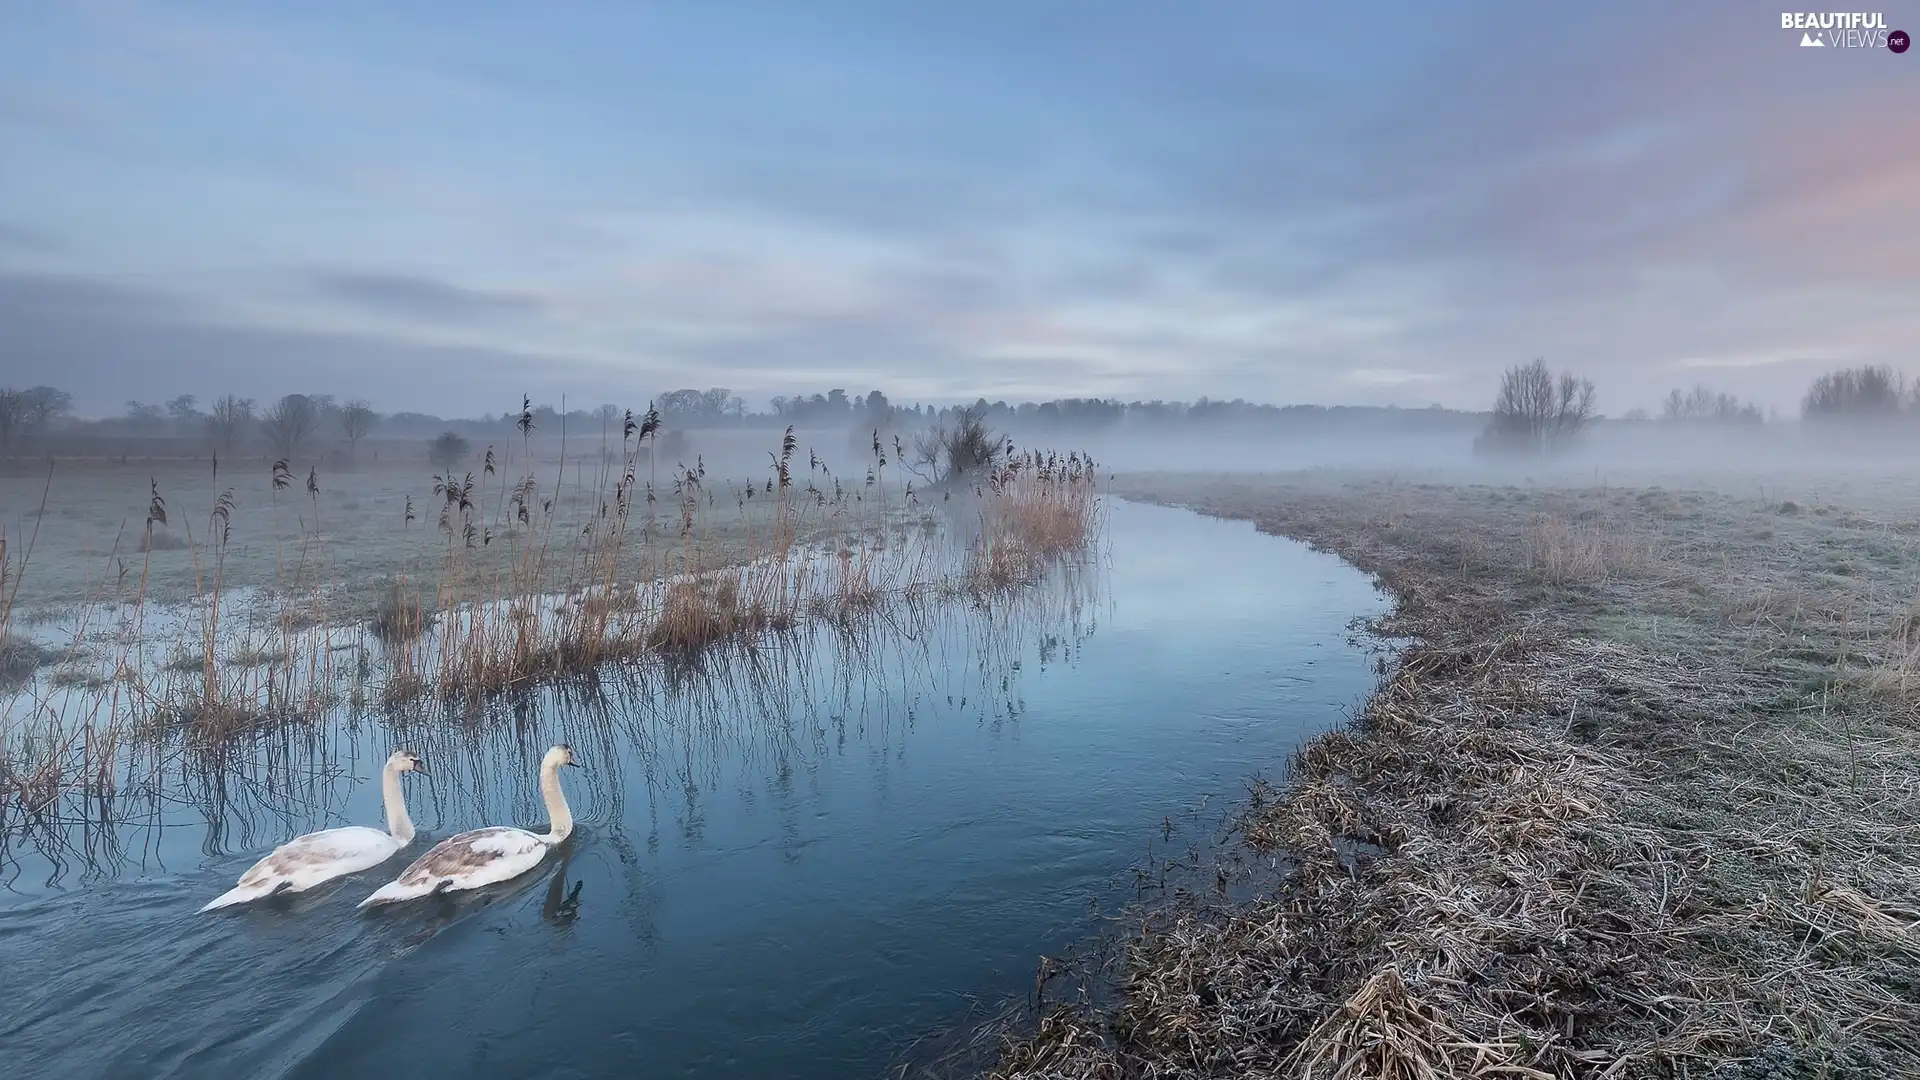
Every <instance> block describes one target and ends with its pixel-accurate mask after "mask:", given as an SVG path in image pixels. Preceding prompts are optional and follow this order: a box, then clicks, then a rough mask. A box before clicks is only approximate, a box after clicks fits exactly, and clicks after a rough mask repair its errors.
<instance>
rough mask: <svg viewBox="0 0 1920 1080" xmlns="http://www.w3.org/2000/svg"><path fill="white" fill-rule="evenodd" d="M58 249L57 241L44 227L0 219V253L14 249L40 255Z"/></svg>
mask: <svg viewBox="0 0 1920 1080" xmlns="http://www.w3.org/2000/svg"><path fill="white" fill-rule="evenodd" d="M58 250H60V243H59V241H57V240H55V239H54V237H53V234H52V233H50V232H47V231H46V230H44V229H36V228H33V227H31V226H27V225H15V224H11V223H9V222H5V221H0V253H4V252H9V251H15V252H23V253H25V254H29V255H41V254H47V253H50V252H54V251H58Z"/></svg>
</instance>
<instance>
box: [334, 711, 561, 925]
mask: <svg viewBox="0 0 1920 1080" xmlns="http://www.w3.org/2000/svg"><path fill="white" fill-rule="evenodd" d="M578 764H579V763H578V762H576V761H574V760H573V748H572V747H570V746H567V745H565V744H564V743H563V744H561V745H559V746H556V747H554V748H553V749H551V750H548V751H547V755H546V756H545V757H543V758H541V759H540V796H541V798H543V799H545V800H546V803H547V816H548V817H549V818H550V819H551V821H552V824H551V825H550V826H549V828H548V831H547V832H545V833H532V832H528V831H527V830H525V829H514V828H508V827H505V826H495V827H493V828H488V829H473V830H471V831H469V832H463V833H460V834H458V835H457V836H449V837H447V838H446V839H445V840H442V841H440V842H439V843H438V844H435V845H434V846H433V848H432V849H431V850H429V851H428V852H427V853H426V854H425V855H422V856H420V857H419V858H417V859H415V860H413V865H411V866H409V867H407V868H406V869H405V870H402V871H400V876H399V877H397V878H394V879H393V880H392V881H389V882H387V883H386V884H385V885H382V886H380V887H379V888H378V889H375V890H374V892H373V894H372V895H371V896H368V897H367V898H366V899H365V900H362V901H360V906H361V907H369V906H371V905H374V904H392V903H397V902H399V901H401V900H412V899H414V898H415V897H420V896H431V895H432V894H434V893H437V892H442V891H446V892H454V891H459V890H462V889H478V888H480V887H481V886H483V885H492V884H493V883H495V882H498V881H506V880H507V879H509V878H516V877H519V876H520V875H521V874H524V873H526V872H527V871H529V870H531V869H533V868H534V867H536V866H538V865H540V860H541V859H543V858H545V857H546V854H547V849H548V848H550V847H553V846H554V845H556V844H558V843H560V841H562V840H565V839H566V838H567V836H568V835H569V834H570V833H572V832H573V811H571V810H569V809H568V808H567V797H566V795H565V794H564V793H562V792H561V790H560V767H561V766H562V765H578Z"/></svg>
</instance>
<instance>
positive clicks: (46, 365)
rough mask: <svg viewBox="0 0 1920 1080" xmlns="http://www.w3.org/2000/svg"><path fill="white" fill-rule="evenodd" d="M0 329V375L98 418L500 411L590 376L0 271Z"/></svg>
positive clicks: (576, 367)
mask: <svg viewBox="0 0 1920 1080" xmlns="http://www.w3.org/2000/svg"><path fill="white" fill-rule="evenodd" d="M0 325H4V326H6V327H7V333H6V334H5V335H0V370H5V371H6V372H8V374H9V378H10V379H14V380H18V381H19V382H21V383H23V384H32V383H47V384H50V385H54V386H60V387H63V388H67V389H69V390H71V391H72V392H73V394H74V395H75V397H76V399H78V404H79V406H80V407H81V409H82V410H83V411H87V412H92V413H96V414H97V413H112V412H117V411H118V409H119V406H120V403H121V402H122V401H124V400H126V399H128V398H134V399H146V400H163V399H165V398H167V397H171V396H173V395H175V394H179V393H183V392H198V393H201V394H203V396H212V395H214V394H224V393H237V394H240V395H242V396H247V397H254V398H258V399H261V400H271V399H274V398H277V397H279V396H280V395H282V394H285V393H289V392H292V391H310V392H323V393H345V394H351V395H354V396H360V397H366V398H369V399H370V400H372V401H373V402H374V404H375V405H376V407H380V408H383V409H388V410H397V409H417V410H421V411H429V412H441V413H446V414H455V415H472V414H474V413H479V412H483V411H484V412H496V411H502V410H504V408H505V406H504V405H501V404H499V403H500V402H506V401H507V400H508V399H509V398H513V399H516V400H517V398H518V396H519V394H520V393H521V392H522V391H523V390H525V391H528V392H532V393H535V394H536V396H538V395H540V394H545V393H551V394H553V395H554V396H557V395H558V393H559V392H561V391H563V390H565V389H567V388H568V384H569V383H573V384H579V383H583V382H586V381H589V380H592V379H595V378H597V377H599V376H598V375H597V373H596V372H595V370H594V366H593V365H592V364H591V363H590V362H587V361H583V360H581V359H579V358H577V357H569V356H565V355H553V354H544V355H543V354H539V353H529V352H522V351H517V350H512V349H503V348H486V347H477V346H467V347H450V346H445V345H439V344H430V343H421V342H417V341H409V340H406V339H403V338H398V337H392V336H381V335H375V334H353V333H328V332H318V331H307V330H293V329H286V328H280V327H271V326H265V327H262V326H246V325H234V324H222V323H219V322H214V321H210V320H209V319H208V317H207V316H206V315H205V314H204V313H202V312H200V311H199V310H198V309H197V308H196V307H195V305H194V304H193V303H192V302H190V301H187V300H183V299H181V298H178V297H174V296H170V295H167V294H164V293H160V292H157V291H153V290H147V289H139V288H133V287H128V286H124V285H118V284H113V283H109V282H102V281H98V280H93V279H88V278H81V277H71V276H66V277H55V276H44V275H26V274H0Z"/></svg>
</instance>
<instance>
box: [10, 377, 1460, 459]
mask: <svg viewBox="0 0 1920 1080" xmlns="http://www.w3.org/2000/svg"><path fill="white" fill-rule="evenodd" d="M647 408H651V409H654V410H656V411H657V414H658V416H659V418H660V422H661V423H662V424H663V425H665V426H666V427H667V428H668V429H669V430H684V429H697V428H712V427H728V426H754V425H760V426H769V425H771V426H779V425H786V424H799V425H803V426H815V425H817V426H846V427H848V428H850V429H865V428H878V429H883V430H903V429H920V428H926V427H930V426H933V425H937V424H942V423H950V422H952V421H953V420H954V419H955V418H956V417H957V416H958V415H959V414H960V413H961V412H962V411H963V410H964V411H970V412H972V413H974V414H977V415H978V416H979V417H980V418H982V419H984V420H986V421H987V422H989V423H991V424H993V425H994V426H995V427H998V428H1005V429H1009V430H1014V431H1022V430H1026V431H1032V430H1063V431H1068V430H1078V431H1094V430H1098V429H1101V428H1108V427H1117V426H1120V425H1123V424H1141V425H1155V426H1185V425H1193V426H1205V427H1209V428H1216V427H1221V426H1239V427H1249V428H1257V427H1272V428H1278V429H1294V430H1329V429H1338V428H1343V427H1348V426H1352V425H1354V424H1356V423H1368V422H1371V423H1374V424H1378V425H1385V426H1390V427H1393V428H1395V429H1401V430H1413V429H1433V428H1467V427H1471V426H1472V425H1474V424H1476V423H1478V420H1479V418H1480V417H1483V416H1484V415H1485V414H1476V413H1468V412H1462V411H1459V410H1451V409H1444V408H1441V407H1440V406H1438V405H1434V406H1429V407H1427V408H1422V409H1405V408H1400V407H1396V406H1365V405H1355V406H1347V405H1335V406H1321V405H1267V404H1258V403H1254V402H1248V401H1245V400H1243V399H1238V398H1236V399H1233V400H1230V401H1222V400H1215V399H1210V398H1206V397H1201V398H1198V399H1196V400H1194V401H1191V402H1187V401H1165V400H1153V401H1131V402H1123V401H1119V400H1117V399H1102V398H1058V399H1054V400H1050V401H1023V402H1016V403H1009V402H1007V401H1005V400H998V401H988V400H987V399H986V398H980V399H978V400H976V401H975V402H973V403H972V404H970V405H950V406H931V405H924V404H913V405H896V404H894V403H893V402H892V401H890V400H889V399H888V397H887V395H886V394H885V393H883V392H881V391H879V390H873V391H870V392H869V393H867V394H864V395H849V394H848V393H847V392H846V391H845V390H841V389H834V390H829V391H827V392H826V393H824V394H821V393H814V394H794V395H791V396H787V395H779V396H775V397H773V398H772V399H771V401H770V402H769V408H767V409H766V410H764V411H761V410H752V409H749V408H748V407H747V406H746V403H745V402H744V400H743V399H742V398H740V397H739V396H738V395H736V394H734V393H732V391H730V390H728V389H726V388H724V387H711V388H708V389H705V390H694V389H682V390H670V391H667V392H665V393H663V394H660V395H658V396H656V397H654V398H652V399H651V400H650V401H649V402H648V405H647ZM523 412H524V413H525V415H526V417H527V418H528V419H529V420H530V422H531V425H532V428H533V429H534V430H537V431H539V432H541V433H543V434H544V435H548V436H551V435H555V434H558V433H560V432H561V431H562V430H565V431H568V432H570V433H573V434H574V435H576V436H580V437H587V438H593V437H598V436H599V435H602V434H607V433H612V434H614V435H615V436H616V437H617V435H618V433H619V431H620V428H621V426H622V423H623V420H624V418H625V417H626V415H627V414H628V410H627V409H624V408H622V407H620V406H618V405H614V404H611V403H608V404H602V405H598V406H595V407H592V408H574V409H568V410H566V411H565V412H564V413H563V412H562V411H561V410H560V409H558V408H556V407H554V406H553V405H551V404H540V405H533V404H531V403H530V402H528V403H526V405H525V407H524V409H515V410H510V411H506V412H502V413H500V414H498V415H488V416H479V417H453V418H448V417H442V416H438V415H434V414H432V413H425V412H416V411H404V410H403V411H398V412H392V413H381V412H378V411H377V410H375V409H374V408H373V407H372V406H371V405H370V404H369V403H368V402H367V401H365V400H364V399H358V398H352V399H347V400H344V401H343V400H340V399H338V398H337V397H335V395H332V394H306V393H294V394H286V395H284V396H282V397H280V398H278V399H277V400H274V401H272V402H270V403H267V404H266V405H264V406H262V405H261V404H260V403H259V402H257V401H256V400H255V399H253V398H248V397H241V396H239V395H236V394H225V395H221V396H218V397H215V398H213V399H212V400H210V401H207V402H205V403H203V402H202V400H201V399H200V398H199V397H198V396H196V395H193V394H181V395H178V396H177V397H174V398H172V399H170V400H168V401H165V402H151V403H150V402H143V401H129V402H127V403H126V407H125V410H124V411H123V412H122V413H121V414H119V415H116V416H107V417H98V418H83V417H81V416H78V415H77V414H76V413H75V410H74V403H73V397H72V395H71V394H69V393H67V392H66V391H64V390H60V389H57V388H54V387H48V386H34V387H27V388H25V389H12V388H0V453H5V454H7V455H9V456H14V455H18V454H20V453H24V452H29V451H31V450H32V449H33V448H34V447H35V446H36V445H37V444H40V443H41V442H42V441H43V440H44V439H45V438H46V437H48V436H54V435H58V436H60V437H61V438H62V439H63V441H64V440H76V441H77V440H83V439H88V438H96V439H101V440H142V441H144V440H168V441H174V442H191V443H193V444H194V446H195V447H196V449H205V450H208V451H211V452H213V453H218V454H221V455H223V456H226V455H233V454H238V453H246V452H252V451H256V450H257V451H262V452H269V453H273V454H277V455H279V456H281V457H292V456H294V455H296V454H298V453H299V452H301V451H302V450H303V449H305V448H307V447H309V446H311V445H312V444H314V443H316V442H320V441H323V440H324V441H328V442H332V443H336V444H338V445H344V447H345V449H346V452H347V453H348V455H349V456H351V455H352V454H353V453H354V452H355V451H356V450H357V449H358V447H359V444H360V442H361V441H362V440H363V439H366V438H368V437H369V436H376V435H377V436H378V437H380V438H383V439H397V438H410V437H413V438H426V437H431V438H434V439H435V440H436V441H438V442H439V443H440V445H441V446H443V447H446V446H453V445H454V443H453V442H452V441H450V440H448V441H441V440H439V436H442V435H449V434H451V435H454V436H457V437H462V438H464V437H484V436H486V435H490V434H494V433H496V432H498V431H500V430H503V429H506V428H511V427H514V426H516V425H518V424H519V422H520V420H521V418H522V414H523Z"/></svg>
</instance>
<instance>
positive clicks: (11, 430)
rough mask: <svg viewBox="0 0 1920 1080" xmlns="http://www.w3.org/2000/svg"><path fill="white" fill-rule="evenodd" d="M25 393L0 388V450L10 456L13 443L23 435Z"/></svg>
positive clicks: (9, 388) (10, 388)
mask: <svg viewBox="0 0 1920 1080" xmlns="http://www.w3.org/2000/svg"><path fill="white" fill-rule="evenodd" d="M26 417H27V392H26V391H25V390H15V389H14V388H13V387H11V386H9V387H0V450H4V451H5V452H6V453H8V454H12V453H13V450H14V443H15V442H16V441H17V440H19V439H20V438H21V437H22V436H23V435H24V434H25V430H24V429H25V426H26Z"/></svg>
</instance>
